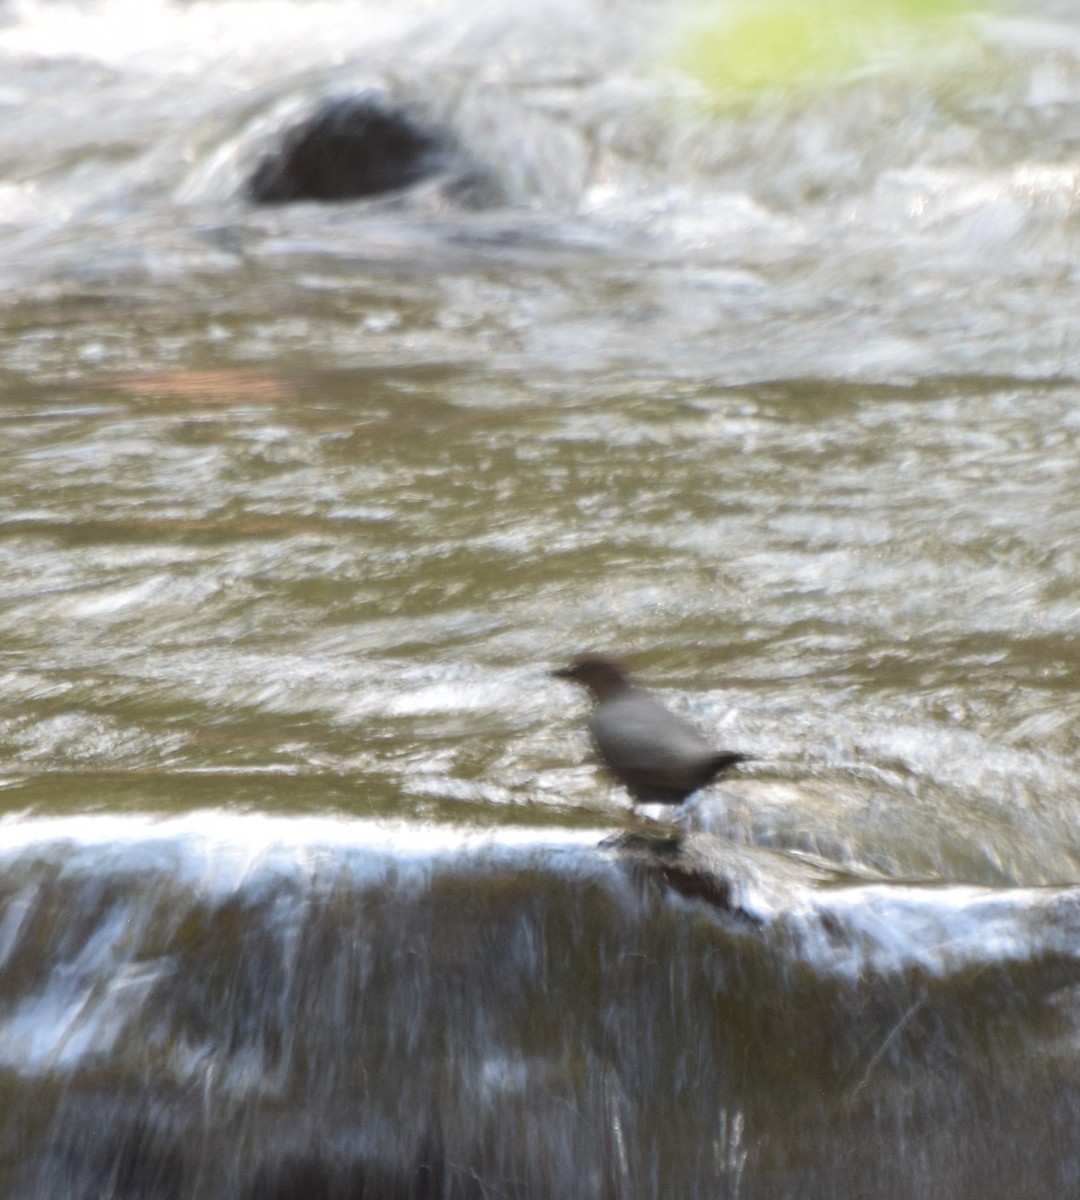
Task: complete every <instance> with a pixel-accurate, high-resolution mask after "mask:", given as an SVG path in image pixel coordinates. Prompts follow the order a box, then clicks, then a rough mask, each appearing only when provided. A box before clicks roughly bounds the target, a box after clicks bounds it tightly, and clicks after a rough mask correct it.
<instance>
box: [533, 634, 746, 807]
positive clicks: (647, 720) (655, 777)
mask: <svg viewBox="0 0 1080 1200" xmlns="http://www.w3.org/2000/svg"><path fill="white" fill-rule="evenodd" d="M552 675H554V676H555V678H556V679H572V680H574V682H575V683H580V684H583V685H584V686H585V687H586V688H587V689H588V690H589V693H590V694H591V696H592V698H593V700H594V701H595V702H596V703H595V706H594V708H593V710H592V712H591V713H590V715H589V732H590V733H591V734H592V738H593V741H594V742H595V743H596V748H597V750H598V751H599V752H600V757H601V758H603V760H604V762H605V763H606V764H607V766H608V768H609V769H610V770H611V773H612V774H613V775H614V776H615V778H616V779H618V781H619V782H620V783H621V784H622V785H623V787H625V788H626V790H627V791H628V792H629V793H630V795H631V796H633V798H634V799H635V800H636V801H638V802H639V803H642V804H646V803H654V804H655V803H659V804H681V803H682V801H683V800H685V799H686V797H687V796H690V795H692V794H693V793H694V792H696V791H697V790H698V789H699V788H703V787H704V786H705V785H706V784H707V783H710V782H711V781H712V780H713V779H715V778H716V777H717V776H718V775H720V774H722V773H723V772H724V771H726V770H727V769H728V768H729V767H733V766H735V765H736V764H737V763H741V762H746V761H747V760H748V759H749V758H750V757H751V756H750V755H749V754H739V753H737V752H736V751H732V750H716V749H714V748H713V747H712V746H711V745H710V744H709V743H708V742H707V741H706V740H705V738H704V737H702V735H701V734H700V733H698V731H697V730H696V729H695V728H694V726H693V725H691V724H690V723H689V722H688V721H686V720H684V719H683V718H682V717H679V716H676V715H675V713H673V712H670V711H669V710H668V709H666V708H665V707H664V706H663V705H662V704H661V703H660V702H659V701H657V700H654V699H653V697H652V696H650V695H649V693H648V692H644V691H642V690H641V688H638V687H635V686H634V684H633V683H631V681H630V679H629V677H628V676H627V674H626V672H625V671H624V670H623V668H622V667H621V666H620V665H619V664H618V663H617V662H615V661H613V660H612V659H610V658H606V657H605V656H604V655H602V654H581V655H579V656H578V657H577V658H575V659H574V661H573V662H572V663H571V664H570V666H568V667H561V668H560V669H559V670H557V671H552Z"/></svg>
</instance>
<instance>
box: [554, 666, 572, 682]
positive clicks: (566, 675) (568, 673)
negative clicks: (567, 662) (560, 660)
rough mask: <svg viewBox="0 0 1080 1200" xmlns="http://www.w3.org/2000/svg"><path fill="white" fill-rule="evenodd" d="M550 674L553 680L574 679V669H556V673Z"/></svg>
mask: <svg viewBox="0 0 1080 1200" xmlns="http://www.w3.org/2000/svg"><path fill="white" fill-rule="evenodd" d="M548 674H549V675H550V676H551V678H552V679H573V678H574V668H573V667H556V668H555V670H554V671H549V672H548Z"/></svg>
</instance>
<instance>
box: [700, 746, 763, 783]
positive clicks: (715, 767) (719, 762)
mask: <svg viewBox="0 0 1080 1200" xmlns="http://www.w3.org/2000/svg"><path fill="white" fill-rule="evenodd" d="M753 761H754V755H753V754H740V753H739V752H738V751H737V750H722V751H720V753H718V754H714V755H713V756H712V758H710V759H709V766H710V768H711V772H710V774H709V778H710V779H715V778H716V776H717V775H720V774H722V773H723V772H724V771H726V770H727V769H728V768H729V767H737V766H738V765H739V763H744V762H753Z"/></svg>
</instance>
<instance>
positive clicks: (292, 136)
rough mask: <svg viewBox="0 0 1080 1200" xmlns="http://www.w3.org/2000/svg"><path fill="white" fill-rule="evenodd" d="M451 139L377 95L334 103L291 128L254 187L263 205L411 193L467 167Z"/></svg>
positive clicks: (250, 190) (250, 188)
mask: <svg viewBox="0 0 1080 1200" xmlns="http://www.w3.org/2000/svg"><path fill="white" fill-rule="evenodd" d="M465 165H466V164H465V163H464V160H463V158H462V156H461V155H460V153H459V152H458V151H457V150H456V149H455V147H454V146H453V145H452V144H451V143H450V141H449V140H448V139H446V138H445V137H443V136H442V135H440V134H439V133H437V132H436V131H434V130H432V129H428V128H426V127H425V126H423V125H422V124H420V122H419V121H418V120H417V119H416V118H415V117H414V116H412V115H411V114H409V113H408V112H405V111H403V110H400V109H395V108H392V107H390V106H389V105H388V104H387V103H386V102H385V101H384V100H382V99H381V98H380V97H378V96H375V95H361V96H353V97H345V98H339V99H336V100H328V101H326V102H325V103H324V104H322V105H321V106H320V107H319V108H318V109H316V111H315V112H314V113H313V114H312V115H311V116H309V117H308V118H306V119H305V120H304V121H302V122H301V123H300V124H299V125H297V126H295V127H294V128H293V129H291V130H290V131H289V132H288V133H287V134H286V135H285V138H284V141H283V143H282V145H281V146H280V147H279V148H278V149H277V150H276V151H274V152H272V153H270V154H267V155H266V157H265V158H263V160H262V161H261V162H260V163H259V165H258V166H257V167H256V168H255V171H254V172H253V174H252V175H251V178H250V179H249V180H248V183H247V196H248V199H249V200H252V201H253V202H254V203H256V204H286V203H289V202H292V201H297V200H319V201H340V200H352V199H357V198H360V197H364V196H379V195H383V194H385V193H387V192H394V191H400V190H402V189H404V188H408V187H412V186H413V185H414V184H417V183H420V182H422V181H423V180H425V179H429V178H431V177H433V176H436V175H439V174H441V173H443V172H446V171H450V170H453V169H455V168H457V169H461V168H463V167H464V166H465Z"/></svg>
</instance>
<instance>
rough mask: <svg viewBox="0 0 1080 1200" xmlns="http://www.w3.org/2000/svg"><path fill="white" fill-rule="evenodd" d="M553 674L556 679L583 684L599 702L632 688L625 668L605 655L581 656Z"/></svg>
mask: <svg viewBox="0 0 1080 1200" xmlns="http://www.w3.org/2000/svg"><path fill="white" fill-rule="evenodd" d="M551 673H552V675H553V676H554V677H555V678H556V679H571V680H573V681H574V682H575V683H580V684H582V685H583V686H584V687H586V688H588V689H589V692H590V693H591V694H592V697H593V699H594V700H598V701H599V700H606V699H607V698H608V697H609V696H614V695H616V694H617V693H618V692H621V691H622V690H623V689H624V688H627V687H629V686H630V679H629V677H628V676H627V674H626V671H625V670H624V669H623V667H622V666H621V665H620V664H619V663H617V662H616V661H615V660H614V659H613V658H608V657H606V656H605V655H603V654H579V655H578V656H577V658H575V659H574V660H573V662H571V664H570V665H569V666H568V667H560V668H559V669H558V670H557V671H552V672H551Z"/></svg>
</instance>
